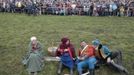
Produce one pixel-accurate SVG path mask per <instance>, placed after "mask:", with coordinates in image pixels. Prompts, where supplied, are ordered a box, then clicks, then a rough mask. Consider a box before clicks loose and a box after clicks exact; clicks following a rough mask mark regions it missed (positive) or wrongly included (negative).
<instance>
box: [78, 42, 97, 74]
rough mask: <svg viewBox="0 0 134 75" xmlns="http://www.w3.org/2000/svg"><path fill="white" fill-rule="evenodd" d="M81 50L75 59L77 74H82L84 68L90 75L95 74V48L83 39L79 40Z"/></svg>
mask: <svg viewBox="0 0 134 75" xmlns="http://www.w3.org/2000/svg"><path fill="white" fill-rule="evenodd" d="M80 45H81V47H82V50H81V51H80V52H79V57H78V60H77V70H78V73H79V75H82V74H83V70H84V68H88V70H89V72H90V75H95V71H94V70H95V64H96V62H97V60H96V58H95V54H94V52H95V48H94V47H93V46H92V45H88V44H87V43H86V42H85V41H83V42H81V44H80Z"/></svg>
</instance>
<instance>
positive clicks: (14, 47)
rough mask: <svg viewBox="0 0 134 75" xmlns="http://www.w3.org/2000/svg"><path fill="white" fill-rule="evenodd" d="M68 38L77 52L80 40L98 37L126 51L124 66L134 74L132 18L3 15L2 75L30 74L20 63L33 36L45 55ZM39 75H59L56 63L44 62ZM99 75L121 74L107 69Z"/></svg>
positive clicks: (0, 35)
mask: <svg viewBox="0 0 134 75" xmlns="http://www.w3.org/2000/svg"><path fill="white" fill-rule="evenodd" d="M65 35H66V36H68V37H69V38H70V39H71V42H72V43H73V44H74V46H75V48H76V50H77V49H78V48H79V43H80V41H81V40H86V41H88V42H89V43H91V41H92V40H93V39H95V38H98V39H100V40H101V41H102V42H103V43H104V44H107V45H108V46H109V48H110V49H111V50H112V51H114V50H116V49H121V50H122V52H123V65H124V66H125V67H126V68H127V69H128V70H129V72H130V75H134V72H133V70H134V51H133V48H134V18H133V17H86V16H51V15H49V16H36V17H35V16H27V15H24V14H21V15H20V14H8V13H5V14H4V13H0V75H27V74H28V73H27V71H26V69H25V68H24V66H23V65H22V64H21V60H22V57H23V56H24V55H25V53H26V51H27V50H28V49H27V48H28V44H29V41H30V37H31V36H37V38H38V40H39V41H40V42H41V43H42V44H43V46H44V47H43V48H44V52H45V54H46V55H48V54H47V48H48V47H50V46H52V42H53V43H54V45H55V46H57V45H58V44H59V42H60V39H61V38H62V37H63V36H65ZM44 63H45V67H44V68H43V71H42V72H40V73H39V75H56V74H55V73H56V69H57V65H58V63H57V62H44ZM96 75H120V74H119V73H117V72H114V71H111V70H110V69H108V68H107V67H106V66H104V67H101V69H100V70H97V71H96Z"/></svg>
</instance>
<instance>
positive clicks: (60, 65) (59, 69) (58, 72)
mask: <svg viewBox="0 0 134 75" xmlns="http://www.w3.org/2000/svg"><path fill="white" fill-rule="evenodd" d="M62 66H63V64H62V63H61V62H60V63H59V67H58V70H57V75H61V71H62Z"/></svg>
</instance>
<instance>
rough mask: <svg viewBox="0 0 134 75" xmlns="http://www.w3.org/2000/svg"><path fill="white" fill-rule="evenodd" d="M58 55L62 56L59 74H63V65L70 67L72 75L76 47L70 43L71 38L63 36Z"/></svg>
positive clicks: (71, 74)
mask: <svg viewBox="0 0 134 75" xmlns="http://www.w3.org/2000/svg"><path fill="white" fill-rule="evenodd" d="M56 55H57V56H58V57H60V62H59V66H58V71H57V74H58V75H61V71H62V69H63V67H67V68H69V69H70V75H73V69H74V58H75V49H74V47H73V45H72V44H71V43H70V39H68V38H67V37H63V38H62V39H61V43H60V45H59V47H58V49H57V51H56Z"/></svg>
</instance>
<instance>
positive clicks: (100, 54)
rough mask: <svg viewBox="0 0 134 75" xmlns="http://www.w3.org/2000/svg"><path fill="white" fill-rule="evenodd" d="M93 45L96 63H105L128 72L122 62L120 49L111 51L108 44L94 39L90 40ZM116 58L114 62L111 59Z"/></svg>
mask: <svg viewBox="0 0 134 75" xmlns="http://www.w3.org/2000/svg"><path fill="white" fill-rule="evenodd" d="M92 44H93V46H94V47H95V50H96V51H95V55H96V58H97V60H98V64H105V63H106V64H107V65H109V66H113V67H114V68H116V69H117V70H119V71H122V72H124V73H126V74H128V71H127V69H125V68H124V67H123V66H122V65H121V64H122V54H121V51H111V50H110V49H109V48H108V46H106V45H103V44H101V42H100V40H98V39H95V40H93V41H92ZM115 58H117V59H118V61H117V63H115V61H114V60H113V59H115Z"/></svg>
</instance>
